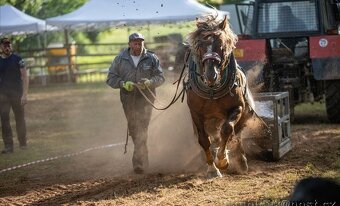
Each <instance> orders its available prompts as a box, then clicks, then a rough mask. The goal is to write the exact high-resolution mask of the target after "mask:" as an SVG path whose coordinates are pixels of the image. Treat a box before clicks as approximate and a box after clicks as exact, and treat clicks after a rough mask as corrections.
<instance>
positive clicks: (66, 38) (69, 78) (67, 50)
mask: <svg viewBox="0 0 340 206" xmlns="http://www.w3.org/2000/svg"><path fill="white" fill-rule="evenodd" d="M64 36H65V48H66V55H67V63H68V65H67V67H68V75H67V78H68V82H71V80H72V77H73V72H72V66H71V64H72V62H71V51H70V49H71V47H70V43H69V39H68V30H67V29H65V30H64Z"/></svg>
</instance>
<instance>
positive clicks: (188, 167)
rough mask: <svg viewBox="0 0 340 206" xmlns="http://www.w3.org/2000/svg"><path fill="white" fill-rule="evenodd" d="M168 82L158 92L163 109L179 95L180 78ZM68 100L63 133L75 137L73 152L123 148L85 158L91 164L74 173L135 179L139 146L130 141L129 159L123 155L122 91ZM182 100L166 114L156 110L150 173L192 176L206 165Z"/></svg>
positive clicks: (150, 142) (151, 132) (151, 131)
mask: <svg viewBox="0 0 340 206" xmlns="http://www.w3.org/2000/svg"><path fill="white" fill-rule="evenodd" d="M166 79H167V80H166V83H165V84H163V85H162V86H160V87H159V88H157V99H158V100H159V102H155V103H156V106H158V107H162V106H165V105H167V104H168V103H169V102H170V101H171V99H172V97H173V95H174V93H175V89H176V86H175V85H173V84H172V82H173V81H174V80H175V79H176V77H174V76H168V78H167V76H166ZM76 93H77V92H76ZM65 98H67V97H65ZM69 98H70V99H72V103H70V104H67V107H65V108H64V112H65V114H64V115H63V116H64V120H65V121H64V125H65V128H64V131H65V132H66V131H70V132H69V133H72V134H71V136H72V137H73V138H74V139H75V140H74V141H73V142H72V145H73V148H74V149H73V151H79V150H84V149H87V148H91V147H95V146H102V145H108V144H115V143H122V145H119V146H115V147H112V148H108V149H102V150H98V151H92V152H89V153H87V154H85V155H83V156H86V157H85V158H86V162H84V163H81V162H78V163H77V165H72V167H73V169H75V168H74V167H78V168H76V169H78V170H81V169H82V167H84V165H85V166H86V165H87V166H88V165H95V167H94V168H90V170H87V171H88V174H84V172H83V173H81V175H84V177H85V176H91V177H108V176H111V177H112V176H121V175H125V174H132V171H133V170H132V154H133V149H134V146H133V142H132V139H131V137H129V140H128V141H129V142H128V146H127V153H126V154H124V143H125V141H126V132H127V121H126V118H125V116H124V112H123V108H122V105H121V102H120V98H119V90H118V89H112V88H109V87H107V88H106V89H105V90H104V92H102V90H98V91H93V90H92V89H90V90H89V91H88V93H86V94H83V93H82V94H75V93H72V94H69V97H68V98H67V99H69ZM94 100H95V102H94ZM180 100H181V99H179V101H177V102H176V103H175V104H174V105H172V106H171V107H170V108H169V109H167V110H165V111H157V110H155V109H153V112H152V119H151V121H150V126H149V132H148V134H149V137H148V150H149V162H150V168H149V171H148V172H150V173H158V172H160V173H173V172H192V171H197V170H199V169H200V168H201V166H202V165H203V164H204V163H203V160H202V158H201V155H200V154H201V153H200V152H201V148H200V146H199V144H198V141H197V138H196V136H195V135H194V132H193V125H192V120H191V116H190V113H189V110H188V107H187V103H186V100H184V102H183V103H182V102H181V101H180ZM82 164H83V165H82Z"/></svg>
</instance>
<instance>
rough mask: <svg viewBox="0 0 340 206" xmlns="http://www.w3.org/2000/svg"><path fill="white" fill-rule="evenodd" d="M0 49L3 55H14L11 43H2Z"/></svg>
mask: <svg viewBox="0 0 340 206" xmlns="http://www.w3.org/2000/svg"><path fill="white" fill-rule="evenodd" d="M0 48H1V51H2V53H3V54H5V55H6V56H8V55H10V54H11V53H12V45H11V43H7V42H6V43H2V44H0Z"/></svg>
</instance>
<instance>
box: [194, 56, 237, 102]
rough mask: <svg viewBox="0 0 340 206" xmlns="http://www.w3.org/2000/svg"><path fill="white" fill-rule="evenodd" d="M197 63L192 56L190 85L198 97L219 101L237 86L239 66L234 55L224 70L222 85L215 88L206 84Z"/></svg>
mask: <svg viewBox="0 0 340 206" xmlns="http://www.w3.org/2000/svg"><path fill="white" fill-rule="evenodd" d="M196 61H197V60H196V59H195V57H194V56H192V55H190V57H189V80H188V84H189V87H190V88H191V89H192V90H193V92H194V93H195V94H196V95H198V96H200V97H201V98H204V99H219V98H221V97H223V96H225V95H226V94H228V93H229V92H230V91H231V89H232V88H233V87H234V86H235V80H236V68H237V66H236V62H235V58H234V54H233V53H231V54H230V57H229V64H228V65H227V66H226V67H225V68H224V70H223V74H222V79H221V82H220V84H219V85H217V86H213V87H209V86H206V85H205V84H204V82H203V80H202V79H201V75H200V73H199V69H200V68H199V64H197V63H196Z"/></svg>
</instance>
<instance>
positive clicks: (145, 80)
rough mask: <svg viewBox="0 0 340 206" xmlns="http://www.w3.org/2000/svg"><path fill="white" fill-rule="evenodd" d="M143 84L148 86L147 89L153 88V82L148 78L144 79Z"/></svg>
mask: <svg viewBox="0 0 340 206" xmlns="http://www.w3.org/2000/svg"><path fill="white" fill-rule="evenodd" d="M142 80H143V84H144V85H145V86H146V87H150V86H151V83H152V82H151V80H150V79H146V78H143V79H142Z"/></svg>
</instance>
